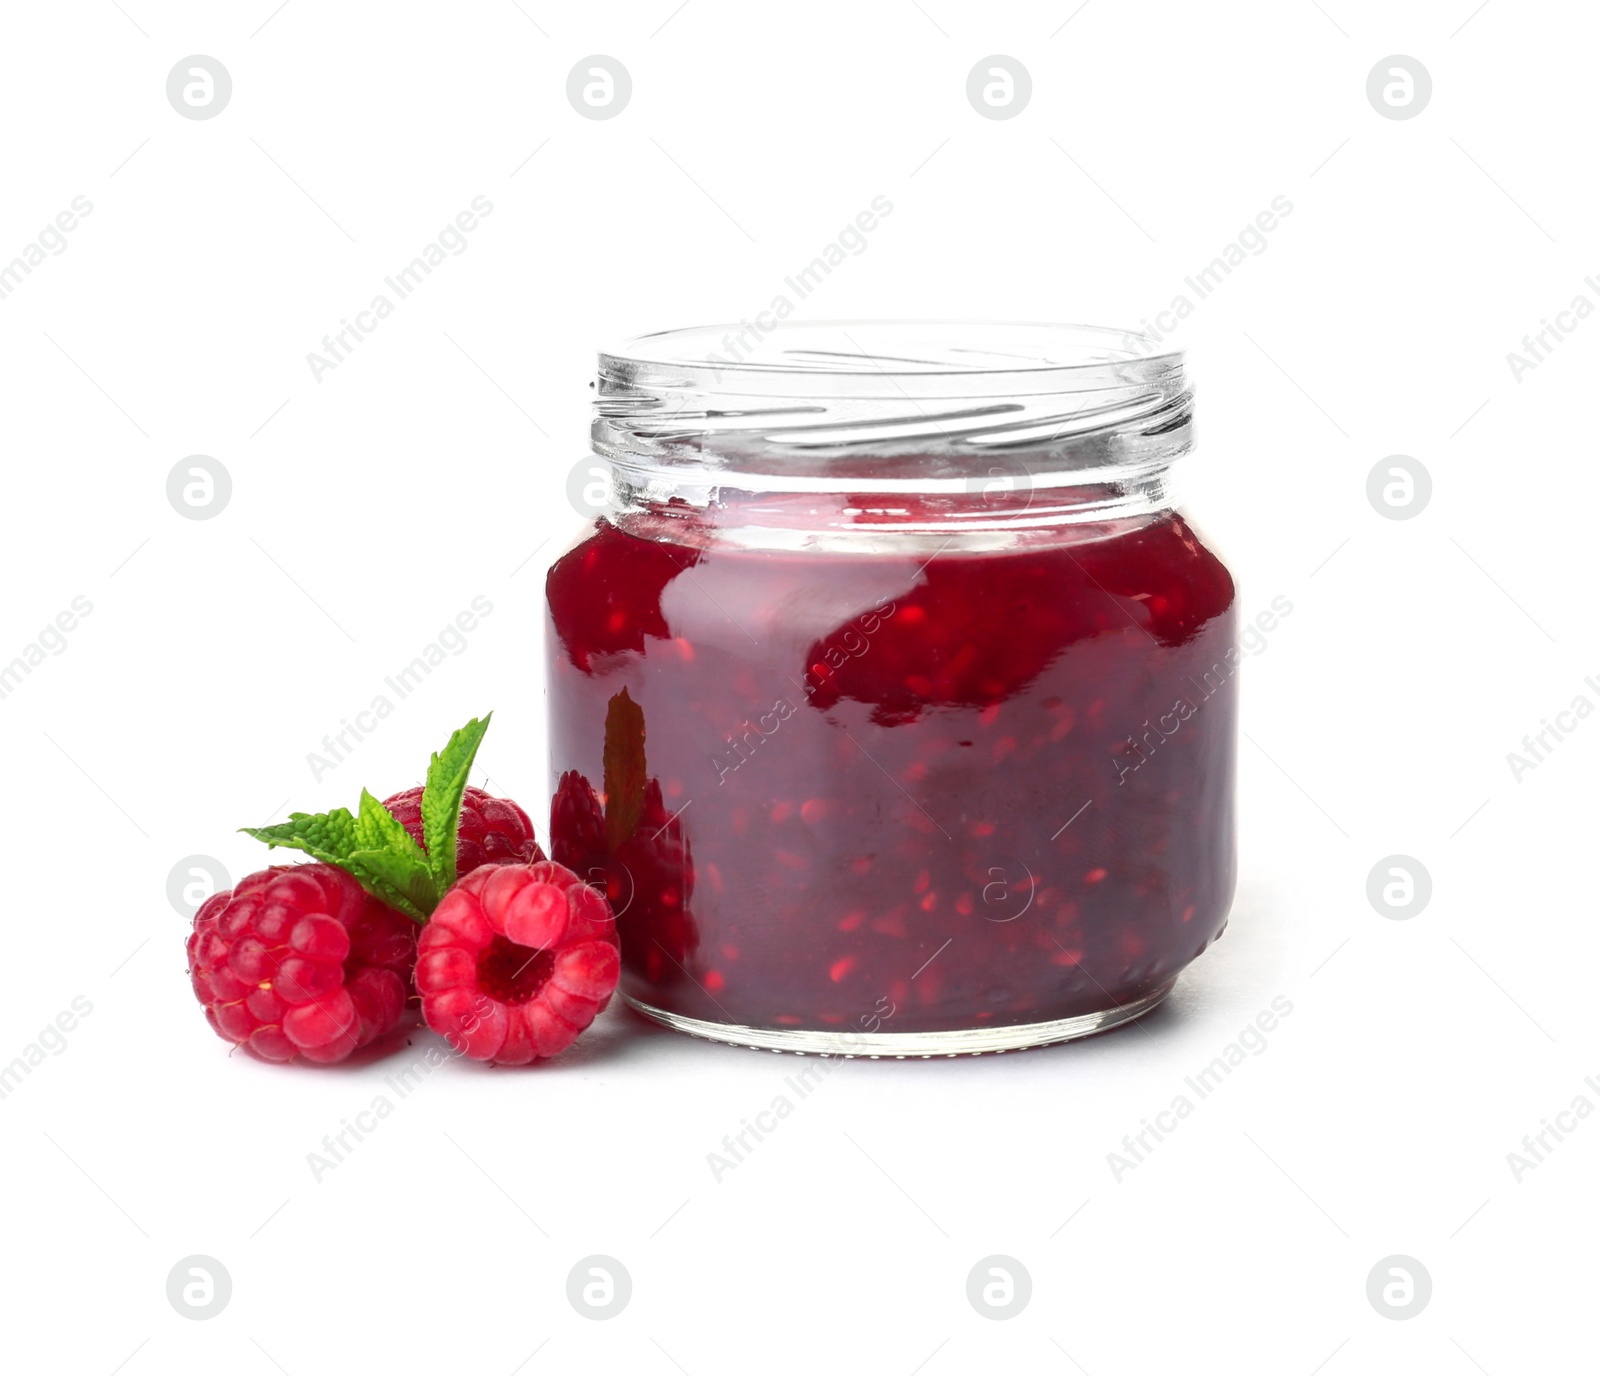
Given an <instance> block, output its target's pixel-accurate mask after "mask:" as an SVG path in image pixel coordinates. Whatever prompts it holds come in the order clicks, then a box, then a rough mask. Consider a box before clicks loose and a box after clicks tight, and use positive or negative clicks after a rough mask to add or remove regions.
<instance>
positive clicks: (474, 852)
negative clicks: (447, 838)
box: [383, 784, 545, 877]
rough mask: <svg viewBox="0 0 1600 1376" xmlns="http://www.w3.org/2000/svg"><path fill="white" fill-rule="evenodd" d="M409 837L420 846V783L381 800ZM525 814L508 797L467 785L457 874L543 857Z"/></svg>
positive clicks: (457, 850) (459, 841) (458, 838)
mask: <svg viewBox="0 0 1600 1376" xmlns="http://www.w3.org/2000/svg"><path fill="white" fill-rule="evenodd" d="M383 805H384V806H385V807H386V808H388V809H389V811H390V812H392V813H393V814H394V816H395V820H396V821H398V822H399V823H400V825H401V826H403V827H404V828H405V829H406V830H407V831H408V832H410V833H411V839H412V840H413V841H415V842H416V843H417V844H418V845H419V846H423V849H427V847H426V846H425V845H423V840H422V785H421V784H418V785H417V786H416V787H415V788H408V789H406V791H405V792H404V793H396V794H395V795H394V797H392V798H386V799H384V803H383ZM544 858H545V857H544V852H543V851H542V850H540V849H539V843H538V841H536V840H535V839H534V834H533V823H532V822H531V821H529V820H528V814H527V813H526V812H524V811H523V810H522V809H521V808H520V807H518V806H517V805H516V804H515V803H514V802H512V801H511V799H509V798H496V797H493V796H492V795H490V794H488V793H485V792H484V791H483V790H482V789H481V788H472V787H470V786H469V787H468V789H467V792H466V796H465V797H464V798H462V800H461V830H460V832H459V833H458V835H457V839H456V875H457V876H458V877H460V876H464V875H467V874H470V873H471V872H472V871H473V870H475V869H477V868H478V866H479V865H491V864H495V863H497V862H499V861H502V860H516V861H520V862H521V863H523V864H525V865H531V864H533V863H534V862H535V861H538V860H543V859H544Z"/></svg>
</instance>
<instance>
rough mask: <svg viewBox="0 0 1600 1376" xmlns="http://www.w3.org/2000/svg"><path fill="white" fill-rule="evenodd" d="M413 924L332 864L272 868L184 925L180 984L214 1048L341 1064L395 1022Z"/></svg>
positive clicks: (412, 954)
mask: <svg viewBox="0 0 1600 1376" xmlns="http://www.w3.org/2000/svg"><path fill="white" fill-rule="evenodd" d="M416 933H417V924H416V923H415V922H413V921H412V920H411V919H410V918H408V917H406V916H405V915H404V914H403V913H397V912H396V911H395V910H394V909H393V908H390V907H387V906H386V905H385V904H383V903H380V902H379V901H378V900H377V899H376V898H373V897H371V896H370V895H369V894H367V893H366V892H365V891H364V890H363V889H362V887H361V885H359V884H358V883H356V881H355V880H354V879H352V878H351V877H350V876H349V875H348V874H346V873H345V872H344V871H343V870H341V869H336V868H335V867H334V866H332V865H321V864H316V865H277V866H274V867H273V868H271V869H265V870H260V871H258V872H257V873H255V874H252V875H248V876H246V877H245V878H244V879H242V880H240V881H239V883H238V885H237V886H236V887H235V888H233V889H232V890H224V891H223V892H221V893H215V894H212V895H211V897H210V898H208V899H206V901H205V902H204V903H203V904H202V905H201V907H200V911H199V912H197V913H196V914H195V915H194V931H193V932H192V933H191V934H190V936H189V979H190V982H191V983H192V984H193V986H194V993H195V997H196V998H197V999H199V1000H200V1003H201V1005H202V1006H203V1007H204V1008H205V1010H206V1020H207V1021H208V1022H210V1024H211V1026H212V1027H213V1028H215V1029H216V1032H217V1035H218V1036H219V1037H221V1038H223V1039H224V1040H225V1041H230V1042H234V1043H236V1044H238V1045H240V1046H244V1047H247V1048H248V1049H249V1050H251V1051H253V1052H254V1053H255V1054H256V1055H257V1056H260V1057H261V1058H262V1059H263V1060H268V1061H292V1060H293V1059H294V1058H295V1056H296V1055H300V1056H303V1057H305V1059H306V1060H308V1061H342V1060H344V1058H345V1057H346V1056H348V1055H349V1054H350V1053H351V1052H352V1051H354V1050H355V1049H356V1048H357V1047H358V1046H365V1045H366V1044H367V1043H368V1042H370V1041H373V1040H375V1039H376V1038H378V1037H381V1036H382V1035H383V1034H384V1033H386V1032H389V1031H391V1030H393V1028H394V1027H395V1026H396V1024H398V1023H399V1021H400V1017H401V1014H402V1013H403V1012H404V1011H405V1005H406V995H407V991H408V986H409V983H410V973H411V967H412V964H413V962H414V961H415V959H416V941H417V937H416Z"/></svg>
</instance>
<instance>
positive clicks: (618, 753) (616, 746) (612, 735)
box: [604, 688, 645, 855]
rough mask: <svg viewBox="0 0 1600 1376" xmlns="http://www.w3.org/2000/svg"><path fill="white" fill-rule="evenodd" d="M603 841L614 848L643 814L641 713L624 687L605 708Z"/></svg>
mask: <svg viewBox="0 0 1600 1376" xmlns="http://www.w3.org/2000/svg"><path fill="white" fill-rule="evenodd" d="M604 767H605V776H604V784H605V791H606V842H607V844H608V845H609V846H610V848H611V853H612V854H613V855H615V854H616V853H617V849H618V848H619V847H620V846H621V845H622V843H623V842H624V841H626V840H627V839H628V838H629V837H630V836H632V835H633V833H634V832H635V831H637V830H638V829H639V818H640V817H642V816H643V815H644V791H645V765H644V712H643V711H642V710H641V709H640V707H639V704H638V703H636V702H635V701H634V700H633V699H632V698H630V697H629V696H628V690H627V689H626V688H624V689H623V690H622V691H621V692H620V693H618V694H617V695H616V696H615V697H613V698H612V699H611V701H610V702H609V703H608V704H607V705H606V744H605V761H604Z"/></svg>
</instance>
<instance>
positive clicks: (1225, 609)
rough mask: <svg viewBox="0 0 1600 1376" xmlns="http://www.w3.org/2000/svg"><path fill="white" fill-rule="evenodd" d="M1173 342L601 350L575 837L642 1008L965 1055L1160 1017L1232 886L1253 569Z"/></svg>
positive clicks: (572, 786)
mask: <svg viewBox="0 0 1600 1376" xmlns="http://www.w3.org/2000/svg"><path fill="white" fill-rule="evenodd" d="M1192 409H1193V408H1192V391H1191V388H1190V384H1189V381H1188V379H1187V377H1186V374H1185V368H1184V361H1183V358H1182V356H1181V354H1178V353H1174V352H1170V351H1167V352H1163V351H1162V350H1161V349H1160V348H1159V347H1158V346H1155V345H1154V344H1152V343H1151V342H1150V341H1148V340H1145V339H1142V338H1139V337H1137V336H1130V335H1128V334H1126V333H1124V332H1121V331H1114V330H1102V329H1093V328H1087V327H1081V326H1062V325H1032V324H1016V325H971V324H962V323H955V322H936V323H891V322H882V323H872V322H861V323H850V322H832V323H816V324H793V323H776V322H775V323H774V324H773V325H772V327H771V328H767V329H764V330H757V329H754V328H751V327H746V328H745V329H744V331H743V332H742V333H739V332H735V331H734V330H731V329H729V328H727V327H720V326H719V327H713V328H706V329H689V330H677V331H671V332H668V333H664V334H656V335H649V336H645V337H643V338H640V339H636V340H633V341H631V342H630V343H629V344H627V345H626V346H623V347H621V348H618V349H616V350H612V351H608V352H604V353H602V354H601V356H600V367H599V382H598V392H597V396H596V400H595V410H594V418H593V428H592V434H593V448H594V455H595V458H594V476H595V478H597V479H602V478H603V479H604V484H603V486H602V488H601V490H602V491H603V492H604V494H605V500H604V504H603V509H601V510H600V512H599V515H598V517H597V519H596V520H595V521H594V524H593V527H592V528H591V529H590V530H589V531H587V533H586V534H585V535H584V536H583V537H582V538H581V539H580V541H579V542H578V543H577V544H576V545H575V546H573V547H572V548H571V549H570V550H568V551H567V552H566V553H565V554H564V555H562V557H561V558H560V559H559V560H558V561H557V562H556V563H555V565H554V566H553V567H552V569H551V570H550V573H549V576H548V581H547V603H548V606H547V625H546V651H547V658H548V670H549V678H548V685H549V712H550V750H551V762H550V763H551V784H552V788H553V790H554V804H553V808H552V822H551V831H552V845H553V856H552V858H554V859H556V860H558V861H560V862H561V863H563V864H566V865H569V866H571V867H573V868H574V869H576V870H578V871H579V872H580V873H582V874H585V875H587V876H589V877H590V879H591V880H592V882H595V883H596V884H598V885H602V886H604V888H605V889H606V891H607V893H608V895H609V897H610V899H611V902H612V905H613V907H614V909H615V910H616V913H617V927H618V932H619V935H620V937H621V941H622V953H623V975H622V990H623V994H624V996H625V997H626V999H627V1001H628V1002H629V1003H630V1004H631V1005H632V1006H633V1007H634V1008H635V1009H637V1010H638V1011H640V1012H641V1013H643V1014H645V1015H647V1016H649V1017H651V1018H654V1019H657V1020H658V1021H660V1022H662V1023H665V1024H667V1025H668V1026H671V1027H674V1028H677V1029H679V1030H682V1031H686V1032H690V1033H693V1034H696V1035H699V1036H704V1037H710V1038H714V1039H716V1040H720V1041H726V1042H732V1043H736V1044H740V1045H745V1046H753V1047H759V1048H767V1049H771V1050H778V1051H783V1050H789V1051H801V1052H819V1053H824V1054H843V1055H870V1056H933V1055H959V1054H971V1053H977V1052H985V1051H1002V1050H1010V1049H1015V1048H1021V1047H1028V1046H1036V1045H1042V1044H1046V1043H1050V1042H1056V1041H1062V1040H1066V1039H1068V1038H1072V1037H1078V1036H1083V1035H1086V1034H1089V1033H1092V1032H1098V1031H1102V1030H1104V1029H1107V1028H1110V1027H1114V1026H1116V1025H1117V1024H1119V1023H1123V1022H1126V1021H1128V1020H1130V1019H1132V1018H1136V1017H1138V1016H1139V1015H1140V1014H1141V1013H1144V1012H1146V1011H1148V1010H1149V1009H1151V1008H1153V1007H1155V1006H1156V1005H1157V1004H1158V1003H1159V1002H1160V1001H1161V1000H1162V999H1163V998H1164V997H1165V996H1166V994H1167V992H1168V991H1169V990H1170V989H1171V988H1172V985H1173V982H1174V980H1175V979H1176V978H1177V976H1178V973H1179V972H1180V971H1181V970H1182V969H1183V968H1184V967H1185V966H1186V965H1188V964H1189V962H1190V961H1192V960H1194V959H1195V957H1196V956H1198V955H1199V954H1200V953H1201V952H1202V951H1203V950H1205V948H1206V947H1207V946H1208V945H1209V944H1210V943H1211V942H1212V941H1214V940H1215V939H1216V938H1217V937H1218V936H1219V935H1220V934H1221V932H1222V929H1223V927H1224V925H1225V923H1226V921H1227V916H1228V907H1229V903H1230V901H1231V898H1232V894H1233V887H1234V850H1235V844H1234V802H1233V792H1234V768H1235V748H1236V732H1237V682H1236V676H1237V670H1238V665H1239V658H1240V656H1239V651H1238V648H1237V643H1236V609H1235V595H1234V584H1233V579H1232V577H1231V576H1230V575H1229V573H1228V570H1227V568H1226V567H1225V566H1224V565H1223V563H1222V562H1221V561H1220V560H1219V559H1218V558H1217V556H1216V555H1215V554H1213V553H1212V552H1211V550H1210V549H1209V548H1208V547H1207V546H1206V544H1205V542H1204V541H1203V539H1202V538H1201V537H1200V535H1199V534H1197V532H1196V531H1195V529H1194V527H1193V526H1192V525H1191V524H1190V523H1189V520H1188V519H1187V518H1186V517H1185V516H1184V515H1183V514H1181V513H1180V512H1179V511H1178V510H1177V509H1176V508H1175V506H1174V503H1173V498H1172V495H1171V488H1170V471H1169V470H1170V468H1171V465H1172V464H1173V461H1174V460H1176V459H1177V458H1179V457H1180V456H1182V455H1184V454H1186V453H1187V452H1188V451H1189V450H1190V449H1191V447H1192V446H1193V425H1192Z"/></svg>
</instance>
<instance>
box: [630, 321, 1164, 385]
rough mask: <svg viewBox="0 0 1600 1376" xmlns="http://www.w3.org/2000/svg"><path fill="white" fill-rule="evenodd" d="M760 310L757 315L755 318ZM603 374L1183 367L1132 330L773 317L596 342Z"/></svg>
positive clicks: (1065, 372)
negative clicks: (655, 370) (604, 343)
mask: <svg viewBox="0 0 1600 1376" xmlns="http://www.w3.org/2000/svg"><path fill="white" fill-rule="evenodd" d="M763 317H766V319H765V320H763ZM599 362H600V371H601V373H602V374H605V373H608V372H614V371H615V370H616V369H618V368H623V369H627V370H629V371H632V370H635V369H637V368H639V367H641V366H642V367H644V368H646V369H652V368H667V369H672V370H674V371H681V372H682V374H683V375H684V376H685V380H688V378H690V377H695V378H699V377H705V378H707V379H709V378H726V377H727V376H728V375H729V374H734V375H746V374H747V375H750V376H752V377H754V376H762V377H768V378H771V377H773V376H774V375H785V374H786V375H790V376H804V377H807V378H814V379H817V380H821V379H824V378H841V379H850V378H855V379H865V378H906V377H921V378H931V377H962V378H969V379H970V378H974V377H978V376H984V377H988V378H991V379H992V378H1000V377H1017V378H1019V379H1023V378H1033V379H1035V380H1041V381H1042V380H1044V379H1047V378H1054V379H1056V380H1059V381H1065V380H1066V378H1067V377H1073V378H1075V379H1082V378H1085V377H1087V376H1089V375H1092V374H1094V373H1095V372H1096V371H1099V370H1104V369H1107V368H1119V367H1125V366H1126V365H1128V364H1133V363H1137V364H1141V365H1144V366H1145V367H1149V366H1152V365H1154V366H1155V367H1157V368H1163V367H1165V368H1170V367H1179V368H1181V367H1182V364H1183V350H1182V349H1179V348H1175V347H1171V346H1167V347H1163V345H1162V344H1161V342H1160V341H1158V340H1157V339H1156V338H1155V337H1154V336H1152V335H1150V334H1148V333H1146V332H1144V331H1142V330H1138V329H1126V330H1121V329H1116V328H1112V327H1107V326H1099V325H1073V324H1058V323H1050V322H1043V321H1017V320H1013V321H992V320H991V321H980V320H938V319H935V320H912V319H906V320H813V321H792V320H787V319H784V320H779V319H773V318H772V316H771V313H770V312H766V311H763V312H760V313H758V315H757V318H756V319H755V320H754V321H749V320H745V321H740V322H739V323H737V324H721V325H698V326H689V327H686V328H680V329H671V330H661V331H656V332H653V333H650V334H643V335H636V336H634V337H632V338H630V339H627V340H624V341H622V342H621V343H619V344H616V345H614V346H610V347H606V348H602V349H601V350H600V351H599Z"/></svg>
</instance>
